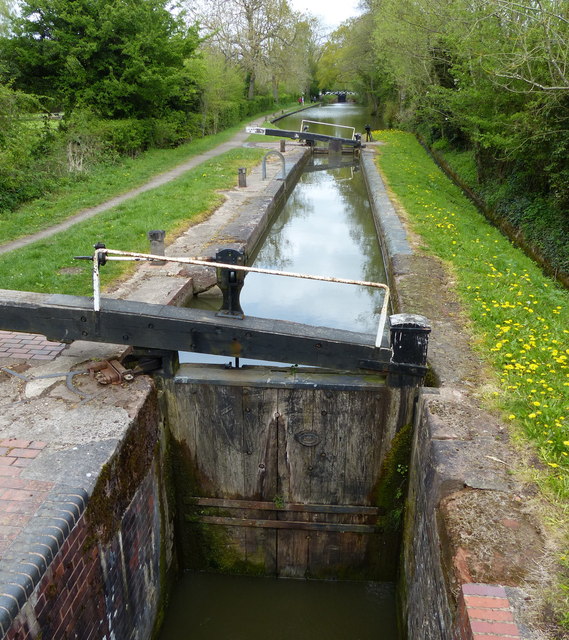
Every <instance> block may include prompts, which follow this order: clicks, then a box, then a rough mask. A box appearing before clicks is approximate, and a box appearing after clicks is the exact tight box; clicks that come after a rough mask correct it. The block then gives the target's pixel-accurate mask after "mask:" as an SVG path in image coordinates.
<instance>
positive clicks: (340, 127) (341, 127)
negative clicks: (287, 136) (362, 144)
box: [300, 120, 356, 140]
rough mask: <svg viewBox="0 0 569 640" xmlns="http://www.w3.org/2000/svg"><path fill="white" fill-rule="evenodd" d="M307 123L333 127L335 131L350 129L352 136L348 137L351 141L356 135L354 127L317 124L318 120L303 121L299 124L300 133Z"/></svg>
mask: <svg viewBox="0 0 569 640" xmlns="http://www.w3.org/2000/svg"><path fill="white" fill-rule="evenodd" d="M305 122H306V123H308V124H318V125H322V126H325V127H334V128H335V129H351V131H352V135H351V137H350V140H353V139H354V137H355V135H356V128H355V127H349V126H348V125H347V124H331V123H330V122H318V120H303V121H302V122H301V123H300V131H304V123H305Z"/></svg>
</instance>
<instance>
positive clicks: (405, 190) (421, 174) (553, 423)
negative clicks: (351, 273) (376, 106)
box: [376, 131, 569, 499]
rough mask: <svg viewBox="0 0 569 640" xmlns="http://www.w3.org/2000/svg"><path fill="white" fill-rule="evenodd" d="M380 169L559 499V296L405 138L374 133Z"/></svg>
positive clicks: (564, 473)
mask: <svg viewBox="0 0 569 640" xmlns="http://www.w3.org/2000/svg"><path fill="white" fill-rule="evenodd" d="M376 136H377V138H376V139H379V140H382V141H383V142H385V143H386V145H385V146H384V147H381V153H380V166H381V169H382V171H383V172H384V174H385V176H386V178H387V181H388V183H389V184H390V186H391V188H392V189H393V191H394V192H395V193H396V195H397V197H398V198H399V200H400V201H401V203H402V205H403V206H404V208H405V210H406V211H407V212H408V214H409V217H410V220H411V222H412V225H413V228H414V229H415V230H416V231H417V232H418V233H419V234H420V235H421V236H422V237H423V239H424V241H425V243H426V245H427V247H428V250H429V251H431V252H432V253H434V254H435V255H437V256H438V257H440V258H441V259H443V260H444V261H445V262H446V263H447V264H449V265H450V267H451V269H452V270H453V272H454V273H455V274H456V276H457V280H458V286H459V291H460V295H461V297H462V300H463V302H464V304H465V307H466V309H467V311H468V313H469V316H470V318H471V319H472V323H473V327H474V330H475V331H476V332H477V334H478V336H479V338H480V344H481V345H482V346H481V347H480V349H481V351H482V354H483V356H484V357H485V358H486V360H488V362H490V363H491V364H492V366H493V368H494V371H495V373H496V380H495V382H496V384H497V385H498V388H499V391H496V392H495V393H496V400H495V402H496V404H497V406H499V407H500V408H501V409H502V411H503V412H504V416H505V418H506V419H507V420H508V421H509V422H511V423H513V424H515V425H517V426H519V427H520V431H521V432H523V434H524V435H525V436H526V437H527V438H529V439H530V440H531V441H532V442H534V443H535V444H536V446H537V448H538V451H539V454H540V457H541V459H542V460H543V462H544V463H545V464H546V465H547V466H548V467H549V469H550V470H551V473H550V474H549V477H548V481H547V482H548V484H549V485H550V487H551V488H552V489H553V490H554V491H555V492H556V494H557V495H558V496H560V497H563V498H565V499H567V498H569V411H568V407H567V399H568V397H569V327H568V326H567V318H568V317H569V293H568V292H567V291H566V290H564V289H561V288H560V287H558V286H556V285H555V283H554V282H553V281H552V280H550V279H549V278H547V277H545V276H544V275H543V274H542V272H541V271H540V269H539V268H538V267H537V266H536V265H535V264H534V263H533V262H532V261H531V260H530V259H529V258H528V257H527V256H525V255H524V254H523V253H522V252H521V251H520V250H518V249H516V248H515V247H513V246H512V245H511V243H510V242H509V241H508V239H507V238H505V237H504V236H503V235H502V234H501V233H500V232H499V231H498V230H497V229H496V228H495V227H493V226H492V225H490V224H489V223H488V222H487V221H486V219H485V218H484V216H483V215H482V214H480V213H479V212H478V211H477V209H476V208H475V207H474V205H472V204H471V202H470V201H469V200H468V199H467V198H466V197H465V196H464V195H463V194H462V192H461V191H460V190H459V189H458V188H457V187H456V186H455V185H454V184H453V183H452V182H451V181H450V180H448V179H447V178H446V177H445V176H444V174H443V173H442V172H441V171H440V170H439V169H438V168H437V166H436V165H435V164H434V163H433V161H432V160H431V159H430V158H429V156H428V155H427V154H426V152H425V151H424V150H423V148H422V147H421V146H420V145H419V143H418V142H417V141H416V139H415V138H414V136H412V135H411V134H407V133H402V132H396V131H388V132H377V133H376Z"/></svg>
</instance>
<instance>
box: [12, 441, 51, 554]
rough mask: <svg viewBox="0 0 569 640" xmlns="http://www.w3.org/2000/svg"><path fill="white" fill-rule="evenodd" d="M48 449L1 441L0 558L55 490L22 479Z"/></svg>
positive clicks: (38, 444) (39, 444)
mask: <svg viewBox="0 0 569 640" xmlns="http://www.w3.org/2000/svg"><path fill="white" fill-rule="evenodd" d="M46 445H47V443H45V442H39V441H37V440H36V441H30V440H20V439H16V438H13V439H8V440H1V441H0V554H2V553H3V552H4V551H6V549H7V548H8V547H9V546H10V544H11V543H12V542H13V541H14V540H15V539H16V537H17V536H18V535H19V534H20V533H21V532H22V530H23V529H24V527H25V526H26V525H27V524H28V522H29V521H30V519H31V518H32V517H33V515H34V513H35V512H36V511H37V509H38V508H39V507H40V506H41V504H42V502H43V501H44V499H45V497H46V495H47V493H48V491H49V490H50V489H52V488H53V486H54V485H53V483H52V482H42V481H40V480H28V479H27V478H22V477H21V475H20V474H21V473H22V470H23V468H24V467H25V466H26V465H27V464H29V463H30V462H31V460H33V459H34V458H35V457H36V456H38V455H39V454H40V452H41V450H42V449H44V448H45V447H46Z"/></svg>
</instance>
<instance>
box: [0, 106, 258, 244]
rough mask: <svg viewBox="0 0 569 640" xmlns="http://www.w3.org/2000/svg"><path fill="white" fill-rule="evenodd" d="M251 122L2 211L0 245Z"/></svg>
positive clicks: (106, 169) (135, 183) (96, 171)
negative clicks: (13, 208) (14, 209)
mask: <svg viewBox="0 0 569 640" xmlns="http://www.w3.org/2000/svg"><path fill="white" fill-rule="evenodd" d="M262 115H263V114H260V116H259V117H262ZM251 119H252V118H249V119H248V120H247V121H243V122H242V123H240V124H239V125H236V126H235V127H231V128H230V129H226V130H224V131H222V132H220V133H217V134H215V135H210V136H206V137H205V138H199V139H197V140H193V141H192V142H188V143H186V144H182V145H180V146H179V147H176V148H174V149H150V150H148V151H146V152H145V153H143V154H141V155H139V156H137V157H136V158H122V159H121V160H120V161H119V162H117V163H113V164H101V165H98V166H96V167H93V169H92V170H91V171H89V172H88V173H86V174H85V175H83V176H79V177H77V178H76V179H74V180H72V181H70V182H69V183H68V184H67V185H66V186H65V187H62V188H60V189H58V190H57V191H54V192H53V193H50V194H47V195H46V196H45V197H44V198H40V199H37V200H34V201H33V202H30V203H28V204H26V205H23V206H22V207H19V208H18V209H17V210H16V211H3V212H0V244H2V243H6V242H9V241H11V240H15V239H16V238H21V237H23V236H26V235H30V234H32V233H35V232H36V231H41V230H42V229H46V228H48V227H50V226H53V225H54V224H57V223H58V222H61V221H62V220H65V219H66V218H69V217H70V216H72V215H74V214H76V213H78V212H79V211H81V210H83V209H87V208H89V207H93V206H96V205H98V204H101V203H102V202H105V201H106V200H108V199H109V198H112V197H113V196H116V195H119V194H122V193H125V192H127V191H129V190H130V189H134V188H136V187H139V186H141V185H143V184H145V183H146V182H147V181H148V180H150V179H151V178H152V177H153V176H155V175H158V174H160V173H164V172H165V171H168V170H170V169H173V168H174V167H176V166H178V165H179V164H182V163H183V162H186V161H187V160H189V159H190V158H192V157H193V156H196V155H199V154H201V153H204V152H206V151H209V150H211V149H213V148H214V147H216V146H217V145H219V144H222V143H224V142H227V141H228V140H230V139H231V138H232V137H233V136H234V135H235V134H236V133H238V132H239V131H241V130H242V129H243V128H244V126H245V124H246V122H249V121H250V120H251ZM262 137H263V136H259V138H262Z"/></svg>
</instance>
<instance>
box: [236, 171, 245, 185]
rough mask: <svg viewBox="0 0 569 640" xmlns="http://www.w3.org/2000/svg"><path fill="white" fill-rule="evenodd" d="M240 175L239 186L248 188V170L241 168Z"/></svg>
mask: <svg viewBox="0 0 569 640" xmlns="http://www.w3.org/2000/svg"><path fill="white" fill-rule="evenodd" d="M237 171H238V175H239V186H240V187H246V186H247V169H246V168H245V167H239V169H238V170H237Z"/></svg>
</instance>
